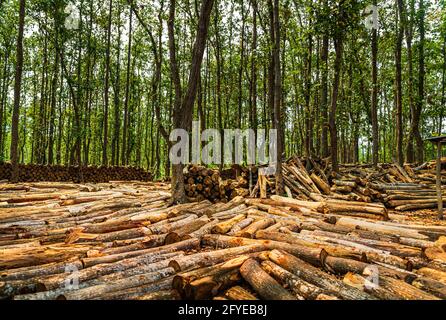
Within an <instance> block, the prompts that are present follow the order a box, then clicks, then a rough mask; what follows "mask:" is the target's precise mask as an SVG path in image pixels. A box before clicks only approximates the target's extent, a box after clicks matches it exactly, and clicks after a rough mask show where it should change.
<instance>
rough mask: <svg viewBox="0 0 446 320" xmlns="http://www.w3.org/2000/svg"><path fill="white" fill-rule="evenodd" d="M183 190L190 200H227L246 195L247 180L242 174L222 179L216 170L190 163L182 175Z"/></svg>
mask: <svg viewBox="0 0 446 320" xmlns="http://www.w3.org/2000/svg"><path fill="white" fill-rule="evenodd" d="M184 183H185V191H186V194H187V196H188V197H189V198H190V199H191V200H195V201H203V200H209V201H211V202H217V201H220V202H228V201H229V200H232V199H234V198H235V197H238V196H247V195H248V191H247V189H248V182H247V180H246V179H245V178H244V177H243V176H239V177H238V178H237V177H236V178H234V179H226V180H223V179H222V178H221V176H220V172H219V171H218V170H212V169H208V168H205V167H202V166H196V165H191V166H189V167H188V168H187V172H186V173H185V175H184Z"/></svg>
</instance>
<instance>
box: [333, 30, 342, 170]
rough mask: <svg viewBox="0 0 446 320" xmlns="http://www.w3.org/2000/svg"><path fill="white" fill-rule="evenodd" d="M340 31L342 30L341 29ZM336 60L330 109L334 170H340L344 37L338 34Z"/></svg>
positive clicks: (335, 39)
mask: <svg viewBox="0 0 446 320" xmlns="http://www.w3.org/2000/svg"><path fill="white" fill-rule="evenodd" d="M339 32H340V31H339ZM333 40H334V43H335V51H336V60H335V66H334V81H333V96H332V101H331V110H330V139H331V163H332V168H333V171H335V172H338V171H339V167H338V133H337V127H336V110H337V106H338V95H339V84H340V78H341V67H342V55H343V39H342V34H338V35H337V36H336V37H335V38H334V39H333Z"/></svg>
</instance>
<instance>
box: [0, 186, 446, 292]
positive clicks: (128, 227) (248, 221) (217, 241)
mask: <svg viewBox="0 0 446 320" xmlns="http://www.w3.org/2000/svg"><path fill="white" fill-rule="evenodd" d="M169 189H170V186H169V185H167V184H162V183H152V182H149V183H145V182H130V183H122V182H120V183H106V184H94V185H93V184H72V183H54V182H53V183H51V182H48V183H23V184H0V206H1V211H0V297H1V298H3V299H16V300H32V299H71V300H85V299H108V300H111V299H122V300H125V299H134V300H154V299H157V300H161V299H164V300H169V299H218V300H256V299H274V300H275V299H281V300H304V299H305V300H337V299H345V300H364V299H370V300H376V299H392V300H403V299H406V300H407V299H409V300H418V299H425V300H436V299H446V225H442V224H440V223H438V222H437V223H436V224H435V225H434V223H429V222H428V220H427V219H423V220H420V221H416V220H413V219H410V220H404V219H402V220H398V221H382V220H379V219H376V218H375V217H376V216H378V215H380V214H381V213H380V212H375V211H374V210H371V211H373V212H368V213H365V214H364V215H363V216H362V217H352V216H351V215H349V214H348V211H345V208H343V210H342V211H338V203H336V202H326V201H325V202H323V201H319V202H315V201H303V200H298V199H292V198H284V197H280V196H272V197H271V198H270V199H253V198H244V197H236V198H234V199H232V200H231V201H230V202H228V203H218V204H212V203H211V202H210V201H208V200H205V201H201V202H196V203H188V204H181V205H177V206H169V203H170V201H169V200H170V193H169V191H168V190H169ZM73 277H76V279H77V280H78V286H77V287H76V286H73V285H70V284H72V283H73V280H75V279H74V278H73ZM67 284H68V285H67Z"/></svg>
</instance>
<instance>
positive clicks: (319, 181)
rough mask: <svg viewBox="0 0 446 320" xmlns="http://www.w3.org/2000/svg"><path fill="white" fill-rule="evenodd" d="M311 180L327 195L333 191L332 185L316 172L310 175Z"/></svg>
mask: <svg viewBox="0 0 446 320" xmlns="http://www.w3.org/2000/svg"><path fill="white" fill-rule="evenodd" d="M310 178H311V180H313V182H314V183H315V184H316V186H317V187H318V188H319V189H320V190H321V191H322V192H323V194H325V195H329V194H330V193H331V190H330V186H329V185H328V184H327V183H326V182H325V181H324V180H322V179H321V178H319V177H318V176H317V175H316V174H314V173H313V174H312V175H311V176H310Z"/></svg>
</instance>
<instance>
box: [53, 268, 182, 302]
mask: <svg viewBox="0 0 446 320" xmlns="http://www.w3.org/2000/svg"><path fill="white" fill-rule="evenodd" d="M173 274H175V270H174V269H173V268H165V269H162V270H158V271H156V272H152V273H148V274H143V275H136V276H132V277H129V278H123V279H120V280H117V281H115V282H113V283H107V284H100V285H96V286H91V287H87V288H83V289H79V290H76V291H72V292H67V293H65V294H62V295H60V296H59V297H58V299H59V300H89V299H92V298H98V297H101V296H102V295H104V294H106V293H109V292H114V291H119V290H124V289H129V288H133V287H138V286H142V285H145V284H150V283H153V282H155V281H158V280H160V279H163V278H167V277H169V276H171V275H173Z"/></svg>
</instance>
